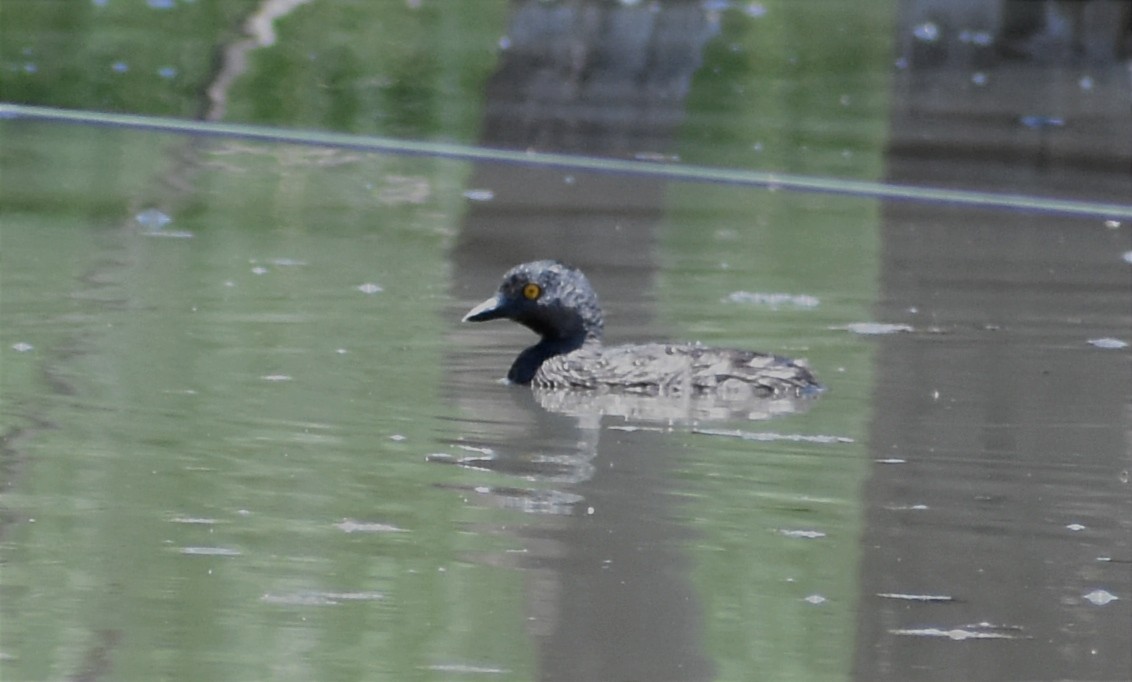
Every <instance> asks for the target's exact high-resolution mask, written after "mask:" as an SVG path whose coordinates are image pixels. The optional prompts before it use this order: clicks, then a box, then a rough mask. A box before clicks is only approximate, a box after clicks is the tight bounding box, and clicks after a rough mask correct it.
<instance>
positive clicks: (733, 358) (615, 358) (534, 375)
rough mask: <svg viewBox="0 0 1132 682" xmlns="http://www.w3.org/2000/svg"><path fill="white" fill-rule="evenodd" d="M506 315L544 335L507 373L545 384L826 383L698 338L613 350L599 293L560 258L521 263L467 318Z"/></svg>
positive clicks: (694, 390) (718, 388)
mask: <svg viewBox="0 0 1132 682" xmlns="http://www.w3.org/2000/svg"><path fill="white" fill-rule="evenodd" d="M500 318H506V319H510V320H513V321H515V322H518V323H519V324H522V325H524V326H526V327H528V328H529V329H531V330H532V331H534V332H535V333H536V334H538V335H539V336H540V337H541V338H540V340H539V342H538V343H536V344H535V345H533V346H531V347H529V348H527V349H526V350H524V351H523V352H522V353H520V354H519V356H518V357H517V358H516V359H515V362H514V363H513V364H512V365H511V369H510V371H509V372H508V373H507V378H508V379H509V380H510V381H512V382H514V383H517V384H531V385H533V386H536V387H540V388H550V389H555V388H563V389H567V388H569V389H590V390H598V391H624V392H628V393H640V394H646V395H664V396H695V395H703V394H709V393H710V394H713V395H719V396H723V397H726V398H729V399H730V398H734V399H744V398H748V397H778V396H806V395H812V394H815V393H818V392H820V391H821V390H823V389H822V386H821V384H820V383H818V381H817V379H815V378H814V376H813V374H812V373H811V372H810V370H809V368H808V367H807V366H806V365H805V363H804V362H801V361H796V360H791V359H789V358H785V357H781V356H778V355H771V354H767V353H758V352H755V351H749V350H740V349H734V348H712V347H708V346H703V345H701V344H698V343H684V344H672V343H645V344H628V345H620V346H610V347H607V346H605V345H603V344H602V332H603V328H604V319H603V317H602V313H601V306H600V305H599V303H598V299H597V294H596V293H595V292H594V290H593V287H591V286H590V284H589V281H588V280H587V279H586V277H585V275H584V274H582V272H581V270H578V269H577V268H574V267H571V266H569V265H565V264H564V263H561V262H558V261H549V260H545V261H534V262H530V263H523V264H521V265H517V266H515V267H514V268H512V269H511V270H509V271H508V272H507V273H506V274H505V275H504V276H503V282H502V283H501V284H500V286H499V290H498V291H497V292H496V294H495V295H494V296H493V297H491V298H489V299H488V300H486V301H484V302H483V303H481V304H480V305H478V306H476V307H475V308H473V309H472V310H471V311H469V312H468V314H467V315H465V316H464V321H473V322H478V321H485V320H493V319H500Z"/></svg>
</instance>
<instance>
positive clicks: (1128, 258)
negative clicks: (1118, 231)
mask: <svg viewBox="0 0 1132 682" xmlns="http://www.w3.org/2000/svg"><path fill="white" fill-rule="evenodd" d="M1120 258H1121V259H1122V260H1123V261H1124V262H1125V263H1132V251H1125V252H1124V253H1123V254H1121V256H1120Z"/></svg>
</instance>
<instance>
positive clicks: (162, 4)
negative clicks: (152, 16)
mask: <svg viewBox="0 0 1132 682" xmlns="http://www.w3.org/2000/svg"><path fill="white" fill-rule="evenodd" d="M145 4H147V5H149V7H150V9H173V8H174V7H175V6H176V5H177V3H176V2H174V0H145Z"/></svg>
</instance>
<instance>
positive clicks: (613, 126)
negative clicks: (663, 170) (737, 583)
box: [449, 1, 714, 680]
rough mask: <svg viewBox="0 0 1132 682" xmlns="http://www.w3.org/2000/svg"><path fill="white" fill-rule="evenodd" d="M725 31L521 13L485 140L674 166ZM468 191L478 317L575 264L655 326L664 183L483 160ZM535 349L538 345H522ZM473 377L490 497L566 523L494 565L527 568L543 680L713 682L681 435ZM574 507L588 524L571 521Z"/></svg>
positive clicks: (687, 23)
mask: <svg viewBox="0 0 1132 682" xmlns="http://www.w3.org/2000/svg"><path fill="white" fill-rule="evenodd" d="M713 30H714V29H713V27H712V26H711V24H710V22H709V19H708V17H707V14H706V13H705V11H704V10H703V8H702V7H701V6H700V5H699V3H664V4H660V5H655V6H652V5H650V6H630V5H620V4H616V3H606V2H596V1H593V2H581V3H573V4H569V5H557V4H555V5H547V4H546V3H542V2H534V1H531V2H520V3H516V5H515V13H514V14H513V15H512V18H511V24H510V26H509V29H508V33H507V40H506V46H507V49H506V50H505V51H504V52H503V53H502V56H501V61H500V64H499V67H498V69H497V71H496V73H495V74H494V75H493V76H492V78H491V79H490V81H489V83H488V85H487V92H486V101H485V111H486V117H485V122H484V132H483V137H482V140H481V141H482V143H483V144H485V145H486V146H494V147H500V146H502V147H507V148H517V149H537V150H540V151H552V152H572V153H584V154H591V155H610V156H619V157H624V158H634V157H636V156H637V155H639V154H642V153H647V154H659V155H664V154H666V153H667V152H668V148H669V146H670V145H671V141H672V138H673V135H674V133H675V131H676V128H677V126H678V125H679V123H680V122H681V120H682V118H683V107H684V97H685V95H686V94H687V92H688V89H689V87H690V84H691V77H692V74H693V72H694V71H695V69H696V68H697V67H698V66H699V63H700V51H701V50H702V48H703V45H704V43H705V42H706V41H707V39H708V38H709V37H710V35H711V34H712V31H713ZM467 187H469V188H472V189H475V190H476V193H475V194H474V195H473V197H474V198H475V199H477V200H474V201H471V203H470V204H469V206H468V212H467V214H466V217H465V220H464V224H463V227H462V230H461V232H460V235H459V237H458V241H457V248H456V249H455V251H454V253H453V265H454V268H453V280H454V282H455V291H456V296H455V298H456V299H457V300H465V299H467V301H468V304H469V307H470V304H471V302H472V301H471V300H470V299H471V298H474V297H476V296H479V295H481V293H482V292H483V291H490V290H492V289H494V288H495V286H496V283H497V281H498V277H499V276H500V275H501V274H502V273H503V272H504V271H505V270H506V269H508V268H509V267H510V266H512V265H514V264H515V263H519V262H525V261H530V260H536V259H540V258H558V259H561V260H565V261H567V262H571V263H573V264H575V265H577V266H579V267H582V268H583V269H585V270H586V273H587V275H588V276H589V277H590V279H591V281H592V282H593V284H594V285H595V287H597V288H598V290H599V291H602V292H606V293H605V294H604V300H605V302H606V312H607V314H611V317H616V319H618V320H619V325H620V326H621V329H626V330H628V329H632V328H633V327H634V326H637V327H639V326H643V325H645V324H646V323H647V321H648V319H649V318H650V317H651V311H650V309H649V308H650V306H648V305H647V293H648V292H649V291H650V289H651V280H652V276H653V275H652V273H653V272H654V271H655V269H656V252H655V249H654V246H653V244H654V242H655V236H654V232H655V228H656V225H657V223H658V222H659V219H660V217H661V215H662V205H663V199H664V190H665V186H664V183H663V182H662V181H657V180H654V179H650V178H639V177H624V176H616V175H602V176H597V175H578V174H563V173H562V172H561V171H556V170H549V169H533V168H519V167H514V166H502V165H491V164H483V163H481V164H477V165H476V166H475V168H474V170H473V173H472V177H471V178H469V180H468V183H467ZM488 193H490V194H488ZM487 196H490V198H491V199H490V201H484V200H480V199H482V198H484V197H487ZM454 319H455V318H454ZM481 331H482V330H481ZM516 331H518V330H507V331H502V330H501V331H499V332H495V333H493V334H491V336H492V337H494V338H496V339H503V342H502V343H501V346H500V347H502V345H503V344H506V345H507V347H509V348H515V349H517V348H520V347H521V345H520V344H522V343H524V342H526V341H529V339H528V338H527V337H526V336H525V334H527V332H526V330H522V331H521V332H518V333H516ZM638 331H639V330H638ZM519 334H523V335H524V336H523V337H522V339H523V340H522V341H517V342H508V341H507V339H508V338H511V339H516V338H520V337H519ZM450 340H451V346H452V347H453V348H460V347H462V348H477V347H482V345H483V344H484V343H486V342H487V341H486V339H485V337H484V336H483V335H482V334H475V335H473V334H471V333H470V332H468V331H467V330H463V329H461V330H459V331H457V332H456V333H454V334H453V336H452V338H451V339H450ZM452 361H453V362H454V363H456V364H458V365H459V364H462V363H469V364H470V363H471V362H473V360H472V359H471V358H469V357H466V356H465V357H457V358H453V359H452ZM457 369H460V368H459V367H457ZM505 371H506V367H502V368H501V370H500V372H499V374H498V375H497V376H499V375H502V374H503V372H505ZM460 374H462V373H461V372H457V377H458V376H459V375H460ZM470 374H472V375H473V377H474V379H473V378H469V379H468V382H471V383H463V382H459V381H454V382H453V383H452V385H450V386H449V393H450V394H451V395H452V397H453V399H454V400H455V401H456V402H457V403H458V404H459V405H460V406H461V408H462V410H463V411H464V413H465V414H467V415H468V417H469V421H468V422H467V423H466V424H465V425H464V426H465V428H466V429H467V430H468V431H470V432H473V433H470V434H467V435H468V439H467V440H468V441H469V442H472V443H473V444H475V445H486V446H488V447H490V448H491V449H492V451H493V454H492V455H491V456H490V457H480V458H478V461H474V462H473V461H470V460H468V459H467V457H466V456H465V457H463V459H464V460H465V464H466V465H474V466H478V467H483V468H490V469H491V470H492V471H495V472H498V473H500V474H501V477H502V478H503V480H501V482H500V484H499V486H492V490H491V491H490V492H489V493H487V494H485V495H482V496H481V498H487V499H495V500H497V503H498V504H500V505H502V506H508V505H514V506H518V507H520V508H524V509H527V510H541V511H552V512H555V513H552V514H532V515H528V516H527V518H526V519H525V520H524V521H522V522H521V523H519V522H517V523H516V524H514V525H509V529H510V530H509V532H511V533H514V534H515V535H516V536H517V537H519V538H521V542H522V546H523V547H524V548H525V549H526V552H525V553H522V554H508V555H497V556H493V557H483V558H482V559H483V560H484V561H487V562H490V563H498V564H502V565H513V566H518V567H521V568H522V569H523V578H522V579H523V580H524V583H525V585H526V591H527V594H528V598H527V610H528V622H527V629H528V631H529V632H530V633H531V635H532V636H533V637H535V638H536V641H537V647H538V651H539V665H538V668H539V671H540V673H539V678H540V679H544V680H557V679H562V680H583V679H586V680H589V679H593V680H598V679H605V680H614V679H674V678H678V679H685V680H695V679H707V678H709V677H710V676H711V668H712V666H711V664H710V663H709V661H708V659H707V657H706V655H705V654H704V652H703V645H702V643H701V641H700V640H701V634H700V630H701V618H702V616H701V613H700V611H701V607H700V605H699V603H698V601H697V599H696V597H695V592H694V590H693V589H692V586H691V584H690V577H689V569H688V565H687V563H688V562H687V559H686V557H685V556H683V553H682V552H681V547H682V540H683V539H684V538H686V537H687V536H688V532H687V531H686V530H684V529H683V528H681V527H680V526H679V524H678V523H677V522H676V521H674V519H675V518H678V517H677V515H676V514H674V513H673V512H672V510H671V509H670V507H671V505H672V500H671V495H670V494H669V492H668V491H669V489H670V488H671V486H672V485H673V483H672V482H671V481H670V478H669V471H670V470H671V468H672V467H673V461H674V460H673V453H672V452H670V450H669V446H668V444H667V443H666V442H665V441H664V439H663V437H659V438H658V437H657V434H651V433H646V432H641V433H624V432H621V433H613V434H611V433H610V432H602V431H599V429H598V425H599V419H600V418H599V417H597V416H596V413H592V414H590V415H588V416H579V417H571V416H567V415H564V414H555V413H553V412H549V411H547V410H545V409H543V408H542V407H540V406H539V405H537V404H536V403H535V397H534V396H533V394H532V392H531V391H529V390H527V389H525V388H521V387H505V386H504V387H500V386H498V385H495V386H493V387H491V388H490V389H488V390H487V391H486V392H485V391H484V389H483V387H482V386H476V385H475V383H474V382H482V381H484V378H485V376H486V375H485V374H484V373H483V372H473V373H470ZM500 391H505V392H506V395H503V394H501V393H500ZM563 411H565V412H570V410H569V409H566V408H565V407H564V408H563ZM575 413H577V411H576V410H575ZM477 440H478V441H482V442H477ZM452 454H455V453H452ZM457 457H458V458H459V457H460V456H459V455H457ZM615 462H616V466H614V463H615ZM540 472H541V473H540ZM536 489H537V492H536V491H535V490H536ZM524 491H525V492H524ZM573 500H577V503H573V502H572V501H573ZM566 501H570V502H566ZM568 507H569V508H572V511H573V513H572V514H564V513H562V512H563V511H565V510H566V509H567V508H568Z"/></svg>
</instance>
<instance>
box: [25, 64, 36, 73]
mask: <svg viewBox="0 0 1132 682" xmlns="http://www.w3.org/2000/svg"><path fill="white" fill-rule="evenodd" d="M36 71H39V66H38V65H36V63H35V62H24V73H35V72H36Z"/></svg>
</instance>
